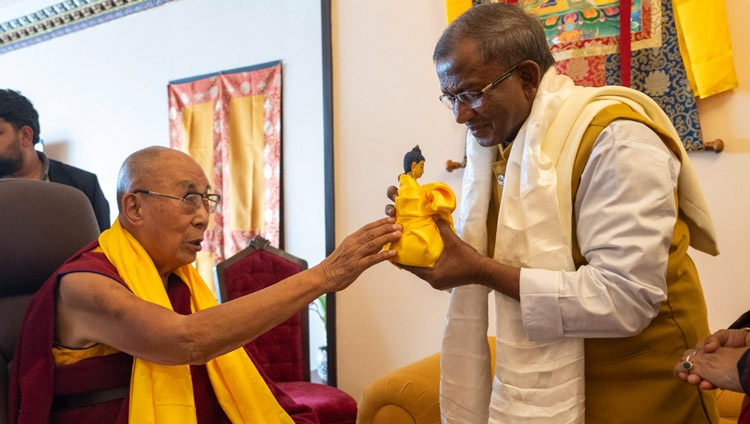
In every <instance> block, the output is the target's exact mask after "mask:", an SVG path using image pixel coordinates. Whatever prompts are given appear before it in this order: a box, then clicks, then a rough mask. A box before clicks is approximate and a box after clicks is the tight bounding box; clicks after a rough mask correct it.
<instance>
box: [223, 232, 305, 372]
mask: <svg viewBox="0 0 750 424" xmlns="http://www.w3.org/2000/svg"><path fill="white" fill-rule="evenodd" d="M305 269H307V262H306V261H305V260H303V259H300V258H296V257H294V256H292V255H290V254H288V253H286V252H284V251H283V250H279V249H277V248H275V247H272V246H271V245H270V243H269V242H268V240H266V239H264V238H262V237H260V236H258V237H255V238H254V239H253V240H251V242H250V245H249V246H248V247H246V248H245V249H243V250H242V251H240V252H238V253H237V254H235V255H234V256H232V257H231V258H229V259H227V260H225V261H223V262H221V263H219V264H217V265H216V267H215V272H216V278H215V281H216V282H217V286H218V287H217V292H218V293H219V297H220V299H219V301H220V302H226V301H229V300H232V299H236V298H238V297H240V296H244V295H246V294H249V293H253V292H256V291H258V290H261V289H263V288H265V287H268V286H271V285H273V284H276V283H277V282H279V281H281V280H283V279H285V278H287V277H290V276H292V275H294V274H296V273H298V272H300V271H303V270H305ZM307 321H308V312H307V308H305V309H303V310H302V311H301V312H300V313H299V314H295V315H294V316H292V317H291V318H289V319H288V320H287V321H285V322H283V323H281V324H279V325H278V326H276V327H274V328H272V329H271V330H270V331H268V332H266V333H264V334H262V335H261V336H259V337H258V338H256V339H255V340H253V341H252V342H251V343H249V344H248V345H247V346H246V347H247V348H248V350H249V351H250V354H251V356H252V358H253V360H254V361H255V364H256V366H258V367H261V368H263V371H265V373H266V374H267V375H268V377H269V378H270V379H271V380H273V381H275V382H285V381H309V380H310V358H309V351H310V348H309V346H308V345H309V332H308V322H307Z"/></svg>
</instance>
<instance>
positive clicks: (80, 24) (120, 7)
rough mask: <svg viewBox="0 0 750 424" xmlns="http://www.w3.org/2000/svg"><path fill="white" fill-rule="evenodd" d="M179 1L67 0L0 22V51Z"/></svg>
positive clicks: (25, 45) (18, 47)
mask: <svg viewBox="0 0 750 424" xmlns="http://www.w3.org/2000/svg"><path fill="white" fill-rule="evenodd" d="M172 1H176V0H66V1H64V2H60V3H57V4H54V5H52V6H49V7H46V8H44V9H42V10H39V11H37V12H34V13H30V14H28V15H24V16H21V17H20V18H16V19H12V20H10V21H7V22H0V54H3V53H7V52H10V51H13V50H17V49H20V48H23V47H29V46H32V45H34V44H37V43H41V42H43V41H47V40H51V39H53V38H55V37H59V36H62V35H66V34H70V33H72V32H76V31H79V30H82V29H84V28H89V27H92V26H96V25H99V24H102V23H105V22H109V21H112V20H115V19H118V18H122V17H124V16H127V15H131V14H133V13H137V12H142V11H144V10H147V9H151V8H152V7H157V6H161V5H163V4H165V3H169V2H172Z"/></svg>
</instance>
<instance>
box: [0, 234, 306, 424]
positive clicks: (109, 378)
mask: <svg viewBox="0 0 750 424" xmlns="http://www.w3.org/2000/svg"><path fill="white" fill-rule="evenodd" d="M96 246H98V242H96V241H95V242H93V243H91V244H90V245H88V246H86V247H84V248H83V249H82V250H81V251H79V252H78V253H77V254H75V255H73V257H72V258H71V259H69V260H68V261H67V262H66V263H65V264H63V265H62V266H61V267H60V268H59V269H58V270H57V271H55V273H54V274H53V275H52V276H51V277H50V278H49V279H48V280H47V281H46V282H45V283H44V285H43V286H42V287H41V288H40V289H39V291H38V292H37V293H36V294H35V295H34V298H33V299H32V301H31V304H30V305H29V308H28V310H27V312H26V316H25V318H24V321H23V324H22V325H21V332H20V334H19V337H18V341H17V343H16V349H15V352H14V354H13V363H12V367H11V382H10V390H9V394H8V397H9V402H8V406H9V419H10V423H11V424H17V423H23V424H37V423H60V424H68V423H70V424H73V423H75V424H87V423H92V424H94V423H96V424H106V423H114V424H127V422H128V407H129V395H128V394H127V391H128V388H129V386H130V375H131V372H132V363H133V357H132V356H130V355H128V354H126V353H117V354H113V355H105V356H99V357H94V358H87V359H84V360H82V361H79V362H76V363H74V364H71V365H64V366H55V364H54V359H53V357H52V344H53V338H54V327H55V323H54V317H55V292H56V288H57V283H58V282H59V281H60V278H62V276H63V275H65V274H68V273H72V272H93V273H97V274H101V275H104V276H107V277H109V278H112V279H113V280H115V281H117V282H118V283H120V284H122V285H124V286H125V287H127V284H125V282H124V281H122V279H121V278H120V276H119V275H118V274H117V270H116V269H115V268H114V266H112V264H111V263H110V262H109V261H108V260H107V258H106V256H105V255H104V254H103V253H94V252H90V250H91V249H93V248H94V247H96ZM168 295H169V299H170V302H171V303H172V307H173V309H174V310H175V312H177V313H181V314H183V315H187V314H190V313H191V311H190V292H189V290H188V288H187V286H186V285H185V284H184V283H183V282H182V280H180V279H179V277H177V276H176V275H174V274H173V275H171V276H170V278H169V288H168ZM245 351H246V352H247V353H248V356H250V353H249V352H248V351H247V347H245ZM250 357H251V358H252V356H250ZM190 371H191V375H192V378H193V393H194V396H195V405H196V415H197V418H198V423H199V424H223V423H229V419H228V418H227V417H226V415H225V414H224V412H223V411H222V409H221V407H220V406H219V403H218V401H217V399H216V395H215V393H214V390H213V387H212V386H211V383H210V381H209V378H208V372H207V370H206V367H205V365H191V366H190ZM258 372H259V373H260V375H261V376H262V377H263V379H264V380H265V382H266V384H268V386H269V388H270V389H271V392H272V393H273V394H274V396H275V397H276V399H277V400H278V402H279V404H280V405H281V406H282V408H284V410H285V411H287V413H289V414H290V415H291V416H292V419H293V420H294V421H295V422H296V423H298V424H303V423H304V424H317V423H318V419H317V417H316V415H315V413H314V412H313V411H312V410H311V409H310V408H309V407H307V406H304V405H299V404H297V403H295V402H294V401H293V400H292V399H291V398H290V397H289V396H287V395H286V394H285V393H284V392H283V391H281V390H280V389H279V388H278V387H277V386H276V385H275V384H274V383H273V382H272V381H271V380H269V379H268V377H267V376H266V375H265V373H264V372H263V370H262V369H261V368H258ZM118 391H119V392H122V394H120V395H118V394H115V395H111V396H109V394H110V393H113V392H114V393H116V392H118ZM123 395H124V396H123ZM92 396H99V397H100V398H101V399H107V398H110V399H111V400H107V401H103V402H98V403H94V404H90V405H86V406H76V403H77V402H80V401H82V400H83V402H84V403H87V402H86V399H90V398H91V397H92ZM101 399H100V400H101Z"/></svg>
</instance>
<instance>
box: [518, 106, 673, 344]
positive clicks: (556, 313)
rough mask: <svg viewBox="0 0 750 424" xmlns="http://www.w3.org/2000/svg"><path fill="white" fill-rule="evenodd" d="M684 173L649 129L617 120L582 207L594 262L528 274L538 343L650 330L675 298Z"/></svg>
mask: <svg viewBox="0 0 750 424" xmlns="http://www.w3.org/2000/svg"><path fill="white" fill-rule="evenodd" d="M679 171H680V162H679V160H678V159H677V158H676V157H675V155H674V154H673V153H672V152H670V151H669V150H668V148H667V147H666V146H665V145H664V143H663V142H662V140H661V139H660V138H659V137H658V135H656V133H654V132H653V131H652V130H651V129H650V128H648V127H647V126H645V125H643V124H641V123H638V122H634V121H628V120H616V121H614V122H613V123H611V124H610V125H609V126H608V127H606V128H605V129H604V130H603V131H602V132H601V134H600V135H599V137H598V138H597V140H596V142H595V144H594V147H593V150H592V153H591V156H590V158H589V161H588V163H587V165H586V168H585V169H584V171H583V174H582V175H581V183H580V186H579V189H578V193H577V195H576V199H575V204H574V208H575V217H576V219H577V236H578V243H579V247H580V249H581V253H582V254H583V256H584V257H585V258H586V261H587V262H588V263H587V265H584V266H582V267H580V268H579V269H578V270H576V271H572V272H565V271H551V270H542V269H522V270H521V280H520V295H521V311H522V315H523V322H524V327H525V328H526V331H527V333H528V335H529V338H530V339H531V340H545V339H551V338H557V337H561V336H570V337H628V336H632V335H635V334H638V333H639V332H640V331H642V330H643V329H644V328H646V327H647V326H648V324H649V323H650V322H651V320H652V319H653V318H654V317H655V316H656V314H657V313H658V311H659V307H660V303H661V302H662V301H664V300H665V299H666V298H667V285H666V269H667V260H668V255H669V246H670V242H671V238H672V233H673V230H674V225H675V221H676V217H677V206H676V203H675V189H676V187H677V178H678V176H679Z"/></svg>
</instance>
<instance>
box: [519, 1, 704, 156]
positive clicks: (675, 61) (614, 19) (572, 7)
mask: <svg viewBox="0 0 750 424" xmlns="http://www.w3.org/2000/svg"><path fill="white" fill-rule="evenodd" d="M619 3H620V2H619V1H618V0H578V1H576V0H521V1H520V2H519V4H520V5H521V6H522V7H524V8H525V9H527V10H528V11H530V12H532V13H534V14H537V15H538V16H539V17H540V19H541V21H542V25H543V26H544V28H545V32H546V34H547V40H548V42H549V44H550V48H551V50H552V52H553V55H554V56H555V59H557V64H556V68H557V70H558V72H559V73H562V74H565V75H568V76H569V77H571V78H572V79H573V80H574V81H575V82H576V84H580V85H585V86H593V87H599V86H602V85H622V84H621V82H622V81H621V79H620V78H621V77H620V71H621V61H620V54H619V45H618V43H619V30H620V25H619V15H620V7H619ZM630 30H631V47H632V49H631V57H632V58H631V67H632V69H631V75H632V76H631V82H630V86H631V87H632V88H634V89H636V90H639V91H642V92H644V93H646V94H648V95H649V96H651V97H652V98H653V99H654V100H655V101H656V102H657V103H658V104H659V105H660V106H661V107H662V108H663V109H664V111H665V112H666V113H667V115H669V116H670V118H671V119H672V123H673V124H674V126H675V128H676V129H677V132H678V134H679V135H680V138H681V139H682V142H683V144H684V145H685V149H686V150H700V149H702V148H703V140H702V136H701V127H700V121H699V120H698V108H697V103H696V99H695V93H694V92H693V90H692V89H691V88H690V83H689V81H688V78H687V74H686V71H685V65H684V63H683V60H682V57H681V55H680V49H679V45H678V39H677V28H676V26H675V20H674V14H673V13H672V1H671V0H633V1H632V7H631V27H630Z"/></svg>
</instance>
